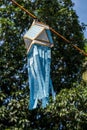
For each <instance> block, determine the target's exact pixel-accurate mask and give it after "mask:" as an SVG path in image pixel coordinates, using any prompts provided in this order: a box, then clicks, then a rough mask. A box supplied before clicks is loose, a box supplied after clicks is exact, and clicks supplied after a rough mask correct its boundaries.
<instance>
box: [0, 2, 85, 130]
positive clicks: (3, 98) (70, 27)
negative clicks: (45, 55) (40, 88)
mask: <svg viewBox="0 0 87 130" xmlns="http://www.w3.org/2000/svg"><path fill="white" fill-rule="evenodd" d="M16 1H17V2H18V3H19V4H21V5H22V6H24V7H25V8H26V9H28V10H29V11H31V12H33V13H34V14H35V15H37V17H38V19H39V20H40V21H43V22H44V23H46V24H48V25H50V26H51V27H52V28H54V29H55V30H56V31H58V32H59V33H61V34H62V35H63V36H65V37H66V38H67V39H69V40H70V41H71V42H72V43H73V44H74V45H77V46H78V47H80V48H81V49H85V50H87V49H86V44H84V43H86V42H84V35H83V26H81V25H80V24H79V21H78V16H77V15H76V12H75V11H74V10H73V3H72V2H71V0H41V1H40V0H36V1H35V2H31V1H30V0H29V1H27V0H22V1H20V0H16ZM32 21H33V19H32V18H30V16H28V15H26V13H25V12H23V11H21V9H19V8H18V7H17V6H15V5H14V4H12V2H11V1H10V0H3V1H2V0H1V2H0V129H1V130H3V129H5V130H10V129H13V130H14V129H15V130H21V129H24V130H25V129H26V130H27V129H29V130H46V129H48V130H50V129H53V130H57V129H59V130H67V129H68V130H86V125H87V123H86V122H87V114H86V112H87V101H86V98H87V86H85V85H84V83H83V84H81V85H79V86H77V84H80V83H81V77H82V76H81V75H82V71H84V70H85V69H83V68H82V67H84V66H85V68H86V65H84V64H85V63H86V59H84V57H83V56H82V55H81V54H79V52H77V51H76V50H75V49H74V48H72V46H71V45H68V44H67V43H65V42H64V41H63V40H62V39H61V38H59V37H57V36H56V35H54V34H53V33H52V36H53V40H54V44H55V46H54V48H53V49H52V65H51V69H52V71H51V76H52V80H53V85H54V89H55V91H56V94H57V97H56V101H55V102H54V103H50V105H49V106H48V107H47V108H46V109H40V108H39V109H35V110H32V111H29V110H28V100H29V89H28V77H27V60H26V57H27V55H26V50H25V45H24V41H23V35H24V33H25V32H26V30H28V28H29V27H30V25H31V23H32ZM84 45H85V46H84ZM84 61H85V62H84Z"/></svg>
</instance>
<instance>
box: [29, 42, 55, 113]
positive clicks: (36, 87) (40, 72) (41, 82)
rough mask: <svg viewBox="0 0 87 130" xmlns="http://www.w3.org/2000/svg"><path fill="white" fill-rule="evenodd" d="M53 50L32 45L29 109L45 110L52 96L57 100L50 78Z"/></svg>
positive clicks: (30, 52) (30, 54) (30, 53)
mask: <svg viewBox="0 0 87 130" xmlns="http://www.w3.org/2000/svg"><path fill="white" fill-rule="evenodd" d="M50 64H51V48H50V47H47V46H41V45H38V44H34V45H32V48H31V49H30V51H29V52H28V78H29V89H30V99H29V109H30V110H32V109H35V108H37V107H39V106H40V105H41V106H42V107H43V108H45V107H46V106H47V104H48V103H49V97H50V95H52V97H53V100H55V92H54V89H53V85H52V80H51V77H50Z"/></svg>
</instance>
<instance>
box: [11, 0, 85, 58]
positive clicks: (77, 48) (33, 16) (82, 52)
mask: <svg viewBox="0 0 87 130" xmlns="http://www.w3.org/2000/svg"><path fill="white" fill-rule="evenodd" d="M11 1H12V2H13V3H14V4H15V5H17V6H18V7H19V8H21V9H22V10H23V11H24V12H26V13H27V14H28V15H29V16H31V17H32V18H33V19H38V18H37V17H36V16H35V15H33V14H32V13H30V12H29V11H28V10H26V9H25V8H24V7H23V6H21V5H19V4H18V3H17V2H16V1H15V0H11ZM41 23H42V22H41ZM50 30H51V31H52V32H53V33H54V34H56V35H57V36H59V37H60V38H62V39H63V40H64V41H66V42H67V43H69V44H71V45H72V46H73V48H75V49H76V50H78V51H79V52H80V53H81V54H83V55H84V56H87V53H85V52H84V51H83V50H81V49H80V48H79V47H77V46H75V45H73V44H72V43H71V42H70V41H69V40H68V39H66V38H65V37H64V36H62V35H61V34H59V33H58V32H56V31H55V30H54V29H53V28H51V27H50Z"/></svg>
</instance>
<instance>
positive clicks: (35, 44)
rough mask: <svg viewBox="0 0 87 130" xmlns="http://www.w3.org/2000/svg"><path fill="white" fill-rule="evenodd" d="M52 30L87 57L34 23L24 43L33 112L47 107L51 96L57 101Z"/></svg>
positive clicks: (41, 24) (45, 27) (44, 27)
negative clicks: (53, 72)
mask: <svg viewBox="0 0 87 130" xmlns="http://www.w3.org/2000/svg"><path fill="white" fill-rule="evenodd" d="M11 1H12V2H13V3H14V4H15V5H17V6H18V7H19V8H21V9H22V10H23V11H24V12H26V13H27V14H28V15H29V16H31V17H32V18H33V19H38V18H37V17H36V16H35V15H33V14H32V13H30V12H29V11H28V10H26V9H25V8H24V7H22V6H21V5H19V4H18V3H17V2H16V1H15V0H11ZM50 30H51V32H53V33H54V34H56V35H57V36H58V37H60V38H61V39H63V40H64V41H65V42H66V43H68V44H70V45H71V46H72V47H73V48H75V49H76V50H77V51H79V52H80V53H81V54H83V55H84V56H87V53H85V52H84V51H83V50H81V49H80V48H79V47H77V46H75V45H74V44H72V42H70V41H69V40H68V39H66V38H65V37H64V36H62V35H61V34H59V33H58V32H56V31H55V30H54V29H52V28H51V27H49V26H48V25H45V24H43V23H42V22H37V21H34V22H33V24H32V25H31V27H30V29H29V30H28V32H27V33H26V34H25V35H24V41H25V44H26V48H27V61H28V65H27V66H28V78H29V88H30V103H29V109H31V110H32V109H34V108H36V107H38V106H39V105H40V104H41V105H42V107H43V108H44V107H46V105H47V104H48V103H49V96H50V94H51V95H52V97H53V99H54V100H55V92H54V89H53V85H52V81H51V77H50V64H51V47H53V40H52V36H51V32H50Z"/></svg>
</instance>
